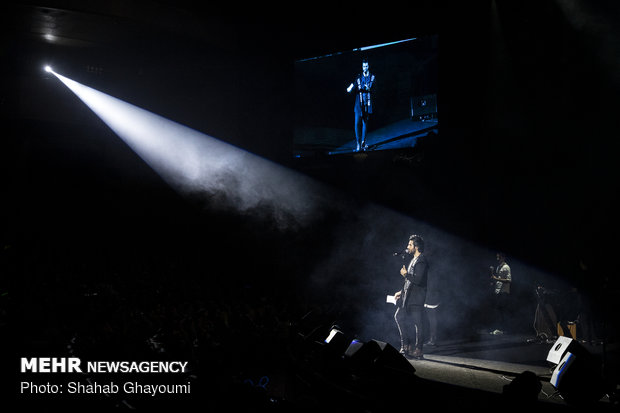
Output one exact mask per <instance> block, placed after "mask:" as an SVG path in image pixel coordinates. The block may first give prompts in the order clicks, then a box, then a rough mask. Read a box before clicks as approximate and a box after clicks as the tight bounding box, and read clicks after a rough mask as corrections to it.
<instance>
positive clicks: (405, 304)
mask: <svg viewBox="0 0 620 413" xmlns="http://www.w3.org/2000/svg"><path fill="white" fill-rule="evenodd" d="M406 252H407V254H409V255H411V259H410V260H409V262H408V264H407V265H403V266H402V268H401V269H400V275H401V276H402V277H403V278H404V279H405V283H404V285H403V288H402V290H400V291H398V292H396V294H394V298H395V299H396V306H397V309H396V313H395V314H394V320H396V326H397V327H398V332H399V333H400V352H401V354H403V355H405V356H409V357H413V358H417V359H421V358H422V357H423V344H422V342H423V340H424V330H423V329H424V323H423V318H422V317H423V314H424V303H425V301H426V284H427V279H428V270H429V266H428V262H427V260H426V257H425V256H424V254H423V252H424V240H423V239H422V237H421V236H419V235H411V236H410V237H409V243H408V244H407V249H406Z"/></svg>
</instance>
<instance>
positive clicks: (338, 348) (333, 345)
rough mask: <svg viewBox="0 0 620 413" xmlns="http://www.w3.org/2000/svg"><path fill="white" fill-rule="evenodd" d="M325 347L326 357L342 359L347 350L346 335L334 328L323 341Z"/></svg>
mask: <svg viewBox="0 0 620 413" xmlns="http://www.w3.org/2000/svg"><path fill="white" fill-rule="evenodd" d="M323 346H324V353H325V354H326V355H329V356H337V357H340V356H341V355H342V353H343V352H344V351H345V350H346V348H347V339H346V337H345V335H344V333H343V332H342V331H341V330H339V329H338V327H336V326H334V327H332V329H331V330H330V332H329V334H328V336H327V337H326V338H325V340H323Z"/></svg>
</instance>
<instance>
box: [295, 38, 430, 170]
mask: <svg viewBox="0 0 620 413" xmlns="http://www.w3.org/2000/svg"><path fill="white" fill-rule="evenodd" d="M438 54H439V37H438V35H424V36H421V37H411V38H407V39H401V40H397V41H393V42H389V43H382V44H375V45H369V46H363V47H358V48H355V49H352V50H349V51H344V52H334V53H329V54H325V55H322V56H316V57H310V58H303V59H299V60H297V61H295V65H294V76H295V99H294V105H295V108H294V116H295V117H294V125H293V156H294V157H296V158H306V157H313V156H322V155H328V156H329V155H338V154H347V153H354V152H361V151H363V152H372V151H378V150H386V149H400V148H410V147H414V146H415V145H416V143H417V141H418V139H419V138H420V137H423V136H433V135H437V134H438V132H439V116H438V115H439V110H438V101H437V92H438V76H439V75H438V73H439V68H438ZM356 105H357V107H356ZM362 120H363V122H362ZM364 129H365V130H364Z"/></svg>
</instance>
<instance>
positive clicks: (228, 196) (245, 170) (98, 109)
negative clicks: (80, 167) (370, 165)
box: [46, 68, 335, 225]
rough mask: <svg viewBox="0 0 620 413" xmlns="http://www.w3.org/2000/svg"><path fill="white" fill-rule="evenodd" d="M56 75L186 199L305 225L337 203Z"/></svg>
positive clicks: (306, 181)
mask: <svg viewBox="0 0 620 413" xmlns="http://www.w3.org/2000/svg"><path fill="white" fill-rule="evenodd" d="M46 70H47V69H46ZM50 72H51V73H53V74H54V75H55V76H56V77H57V78H58V79H59V80H60V81H61V82H62V83H63V84H65V86H67V87H68V88H69V89H70V90H71V91H72V92H73V93H74V94H75V95H77V97H78V98H79V99H80V100H82V102H84V103H85V104H86V105H87V106H88V107H89V108H90V109H91V110H92V111H93V112H94V113H95V114H96V115H97V116H98V117H99V118H100V119H101V120H102V121H103V122H104V123H105V124H106V125H107V126H108V127H110V129H112V130H113V131H114V132H115V133H116V134H117V135H118V136H119V137H120V138H121V139H122V140H123V141H124V142H125V143H126V144H127V145H129V147H130V148H132V150H133V151H134V152H135V153H136V154H137V155H138V156H140V158H141V159H142V160H144V161H145V162H146V163H147V164H148V165H149V166H150V167H151V168H152V169H153V170H154V171H155V172H157V173H158V174H159V176H161V177H162V178H163V179H164V180H165V181H166V182H167V183H168V184H169V185H170V186H171V187H172V188H174V189H175V190H177V192H179V193H182V194H183V195H189V196H192V197H200V198H202V199H205V200H206V201H208V202H209V203H210V205H211V206H215V207H217V208H223V209H233V210H237V211H239V212H242V213H248V214H254V215H260V216H261V217H262V218H266V217H267V218H270V219H272V220H274V221H275V222H276V223H278V225H299V224H303V225H305V224H307V223H308V222H311V221H312V219H314V218H315V217H316V216H318V215H316V214H322V213H323V212H322V211H324V210H325V209H326V208H327V207H328V206H329V205H333V199H335V197H334V194H331V193H330V192H328V191H326V188H325V187H324V186H322V185H320V184H319V183H318V182H317V181H314V180H312V179H310V178H309V177H306V176H305V175H302V174H300V173H298V172H295V171H293V170H290V169H288V168H285V167H283V166H281V165H278V164H276V163H274V162H271V161H269V160H267V159H264V158H261V157H259V156H257V155H254V154H252V153H249V152H247V151H245V150H243V149H241V148H239V147H236V146H233V145H230V144H228V143H226V142H223V141H221V140H218V139H216V138H213V137H211V136H207V135H205V134H203V133H201V132H198V131H196V130H194V129H191V128H189V127H187V126H184V125H181V124H179V123H176V122H174V121H171V120H169V119H166V118H164V117H162V116H159V115H157V114H154V113H152V112H149V111H147V110H145V109H142V108H139V107H137V106H134V105H132V104H130V103H127V102H124V101H122V100H120V99H117V98H115V97H112V96H110V95H107V94H105V93H103V92H100V91H98V90H95V89H93V88H91V87H88V86H85V85H83V84H80V83H78V82H76V81H74V80H72V79H69V78H67V77H65V76H62V75H60V74H59V73H56V72H54V71H52V70H51V68H50ZM214 203H217V205H213V204H214Z"/></svg>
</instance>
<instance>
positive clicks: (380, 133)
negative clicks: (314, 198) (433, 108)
mask: <svg viewBox="0 0 620 413" xmlns="http://www.w3.org/2000/svg"><path fill="white" fill-rule="evenodd" d="M438 132H439V122H438V120H437V119H429V120H424V121H422V120H411V119H403V120H400V121H396V122H393V123H390V124H388V125H386V126H383V127H380V128H376V129H372V128H371V129H370V130H369V131H368V134H367V136H366V146H367V148H366V151H367V152H369V151H378V150H389V149H402V148H413V147H414V146H415V145H416V144H417V141H418V139H419V138H421V137H423V136H427V135H429V134H437V133H438ZM354 152H356V141H355V132H354V131H353V129H352V128H351V129H347V130H341V129H330V128H308V129H306V130H305V131H304V132H303V134H302V133H300V134H298V135H296V138H295V151H294V155H295V157H297V158H305V157H312V156H316V155H341V154H350V153H354Z"/></svg>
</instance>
